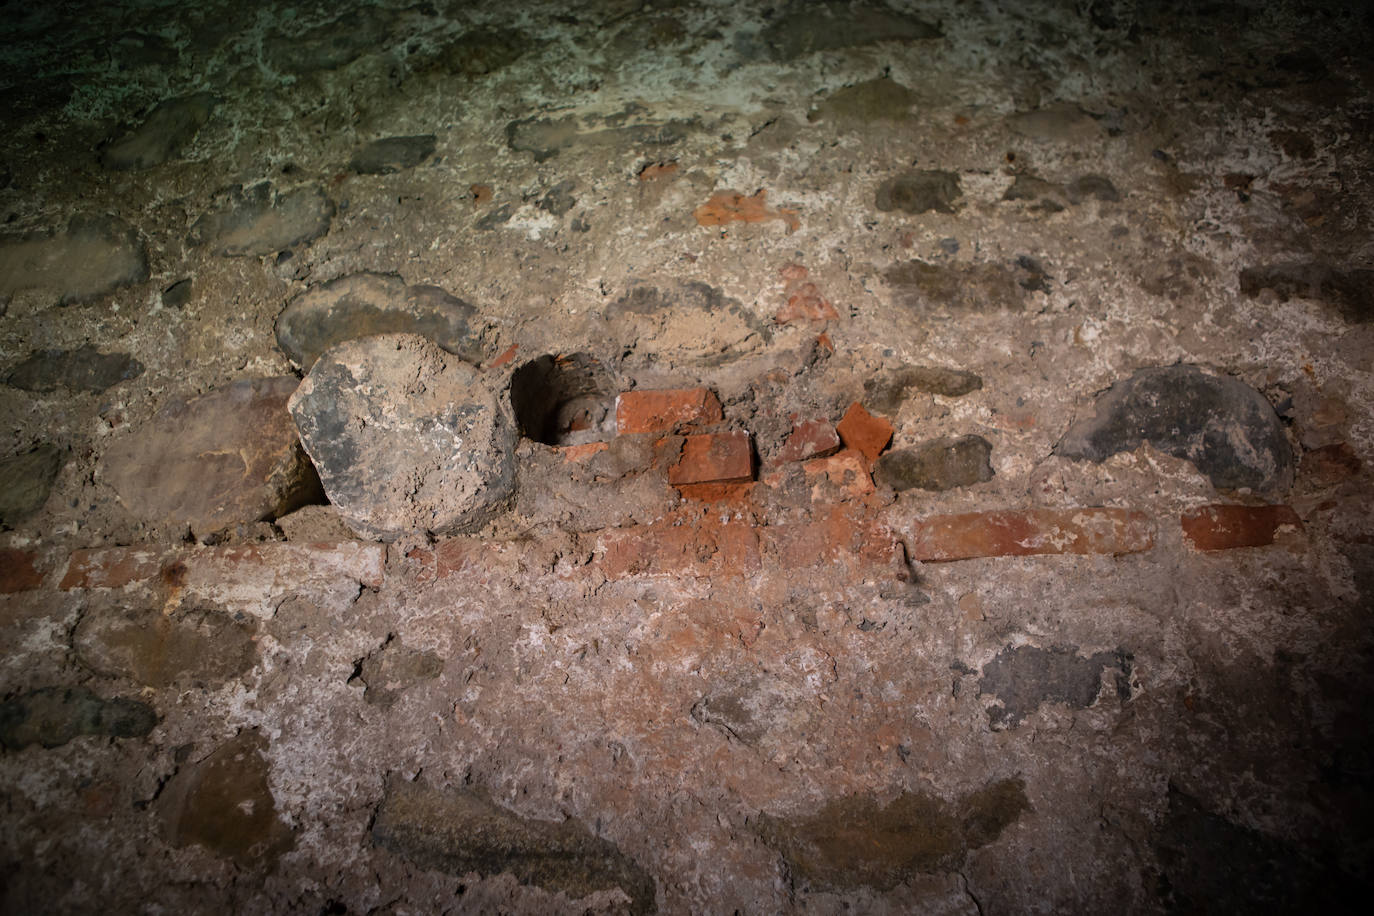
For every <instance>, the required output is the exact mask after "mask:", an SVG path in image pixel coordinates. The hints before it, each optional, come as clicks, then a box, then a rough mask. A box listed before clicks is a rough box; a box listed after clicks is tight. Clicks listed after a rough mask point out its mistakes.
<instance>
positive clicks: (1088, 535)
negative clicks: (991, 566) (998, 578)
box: [910, 509, 1155, 562]
mask: <svg viewBox="0 0 1374 916" xmlns="http://www.w3.org/2000/svg"><path fill="white" fill-rule="evenodd" d="M1154 539H1155V525H1154V523H1153V522H1152V521H1150V519H1149V518H1148V517H1147V516H1145V514H1144V513H1141V512H1132V511H1130V510H1127V509H1028V510H1010V511H1003V512H969V513H965V514H962V515H937V516H932V517H930V518H925V519H921V520H920V521H918V522H916V523H915V525H914V526H913V527H912V530H911V540H910V546H911V556H912V559H915V560H920V561H923V562H941V561H946V560H968V559H974V558H976V557H1024V556H1033V555H1038V554H1090V553H1099V554H1112V555H1121V554H1127V553H1139V552H1141V551H1145V550H1149V549H1150V548H1151V547H1153V546H1154Z"/></svg>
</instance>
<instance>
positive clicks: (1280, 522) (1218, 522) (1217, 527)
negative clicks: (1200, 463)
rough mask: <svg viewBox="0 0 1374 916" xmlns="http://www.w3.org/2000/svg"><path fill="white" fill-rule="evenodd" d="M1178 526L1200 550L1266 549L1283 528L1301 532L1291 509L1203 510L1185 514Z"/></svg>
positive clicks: (1217, 506) (1215, 508) (1248, 507)
mask: <svg viewBox="0 0 1374 916" xmlns="http://www.w3.org/2000/svg"><path fill="white" fill-rule="evenodd" d="M1179 523H1180V524H1181V525H1182V526H1183V536H1184V537H1185V538H1187V539H1188V541H1189V542H1191V543H1192V545H1193V546H1194V547H1196V548H1197V549H1198V550H1230V549H1234V548H1237V547H1267V546H1268V545H1270V544H1272V543H1274V536H1275V535H1276V534H1277V533H1278V531H1279V530H1280V529H1281V528H1284V527H1290V528H1296V529H1298V530H1301V529H1302V519H1300V518H1298V513H1297V512H1295V511H1293V507H1292V506H1225V505H1214V506H1202V507H1199V508H1197V509H1192V510H1190V511H1188V512H1185V513H1183V515H1182V516H1180V518H1179Z"/></svg>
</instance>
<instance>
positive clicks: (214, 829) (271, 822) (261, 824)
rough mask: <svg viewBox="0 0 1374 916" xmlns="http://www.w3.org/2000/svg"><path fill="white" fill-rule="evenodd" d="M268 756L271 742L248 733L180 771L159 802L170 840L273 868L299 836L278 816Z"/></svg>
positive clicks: (242, 861)
mask: <svg viewBox="0 0 1374 916" xmlns="http://www.w3.org/2000/svg"><path fill="white" fill-rule="evenodd" d="M267 752H268V742H267V739H266V738H264V737H263V736H262V735H260V734H259V733H258V732H256V731H252V730H246V731H243V732H240V733H239V734H238V735H237V736H236V737H234V738H230V739H229V740H228V741H226V742H224V743H223V744H221V745H220V746H219V747H217V748H215V749H214V751H212V752H211V753H210V755H209V756H208V757H206V758H205V759H204V760H201V761H200V762H199V763H196V764H194V765H192V766H190V767H186V768H184V769H183V770H182V771H181V772H179V773H178V774H177V775H176V777H175V778H174V779H173V780H172V781H171V782H170V783H169V784H168V785H167V788H166V789H165V790H164V791H163V793H162V794H161V795H160V796H158V800H157V810H158V812H159V814H161V816H162V820H163V824H164V826H165V830H166V836H167V841H168V842H169V843H171V844H172V845H173V846H187V845H190V844H192V843H194V844H196V845H198V846H203V847H205V848H206V849H208V850H210V852H212V853H214V854H215V855H219V856H224V857H225V858H228V859H232V860H234V861H235V862H237V863H238V864H239V865H241V866H244V867H250V868H263V867H267V868H269V869H270V867H271V866H272V865H273V864H275V862H276V860H277V859H278V858H279V857H280V856H281V855H282V854H283V853H285V852H287V851H288V850H290V849H291V848H292V847H293V846H294V845H295V838H294V837H293V836H292V834H291V829H290V828H289V827H287V825H286V824H285V823H283V822H282V820H281V819H280V818H278V817H277V806H276V800H275V799H274V798H273V797H272V789H271V787H270V786H269V785H268V766H267V759H266V757H265V756H264V755H265V754H266V753H267Z"/></svg>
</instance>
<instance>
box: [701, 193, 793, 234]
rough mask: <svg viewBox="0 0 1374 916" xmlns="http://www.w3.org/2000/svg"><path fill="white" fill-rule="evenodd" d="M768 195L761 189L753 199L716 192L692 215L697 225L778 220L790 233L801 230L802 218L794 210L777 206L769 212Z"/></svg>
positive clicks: (736, 194)
mask: <svg viewBox="0 0 1374 916" xmlns="http://www.w3.org/2000/svg"><path fill="white" fill-rule="evenodd" d="M767 201H768V192H767V191H764V190H762V189H760V190H759V191H758V192H757V193H756V194H754V195H753V196H748V195H745V194H740V193H739V192H738V191H717V192H716V193H714V194H712V195H711V198H710V199H709V200H707V201H706V203H704V204H702V205H701V206H700V207H697V208H696V210H695V211H693V213H692V215H693V216H695V217H696V218H697V224H698V225H700V226H723V225H725V224H726V223H732V222H735V221H739V222H742V223H761V222H763V221H765V220H770V219H778V220H782V221H783V222H784V223H786V224H787V231H788V233H789V234H791V233H792V232H795V231H796V230H797V229H799V228H801V218H800V217H798V216H797V211H796V210H789V209H787V208H786V207H779V208H778V209H776V210H770V209H768V203H767Z"/></svg>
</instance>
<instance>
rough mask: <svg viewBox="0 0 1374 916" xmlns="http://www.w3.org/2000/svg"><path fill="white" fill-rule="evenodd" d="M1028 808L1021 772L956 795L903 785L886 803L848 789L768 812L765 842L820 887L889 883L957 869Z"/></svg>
mask: <svg viewBox="0 0 1374 916" xmlns="http://www.w3.org/2000/svg"><path fill="white" fill-rule="evenodd" d="M1029 810H1030V801H1029V800H1028V799H1027V798H1026V786H1025V783H1024V782H1023V781H1022V780H1020V779H999V780H995V781H993V782H990V783H988V784H986V785H984V786H983V787H982V788H980V789H975V790H974V791H972V792H970V793H968V794H967V795H965V796H964V797H963V798H960V799H958V800H956V801H954V802H949V801H946V800H945V799H943V798H940V797H939V796H937V795H933V794H929V793H926V792H902V793H901V794H899V795H897V797H896V798H893V799H892V800H891V801H888V802H886V803H882V802H880V801H879V800H878V799H877V798H876V797H874V796H872V795H847V796H844V797H842V798H837V799H834V800H832V801H829V802H827V803H826V804H825V805H823V806H821V807H820V808H819V809H818V810H815V811H813V812H809V813H807V814H804V815H801V816H798V817H794V818H788V819H782V818H776V817H772V816H770V815H768V814H763V815H762V816H761V817H760V818H759V821H758V824H759V833H760V835H761V836H762V838H763V840H764V842H766V843H768V845H770V846H772V847H773V848H774V849H776V850H777V851H778V853H779V854H780V855H781V856H782V858H783V860H784V861H786V862H787V865H788V869H789V871H791V872H792V874H793V875H795V876H797V877H800V878H803V879H805V880H807V881H810V882H812V883H814V884H817V885H820V886H821V887H828V888H853V887H872V888H877V889H879V890H887V889H889V888H892V887H895V886H897V885H898V884H902V883H905V882H909V881H912V880H913V879H914V878H916V877H917V876H918V875H922V874H931V873H936V872H956V871H959V870H960V868H961V867H962V865H963V863H964V860H965V859H966V858H967V857H968V854H969V851H970V850H973V849H978V848H980V847H982V846H986V845H987V844H989V843H991V842H993V841H994V840H996V839H997V838H998V837H999V836H1001V834H1002V831H1003V830H1005V829H1006V828H1007V827H1009V826H1011V825H1012V824H1014V823H1016V821H1017V820H1019V819H1020V817H1021V815H1022V814H1024V813H1026V812H1027V811H1029Z"/></svg>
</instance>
